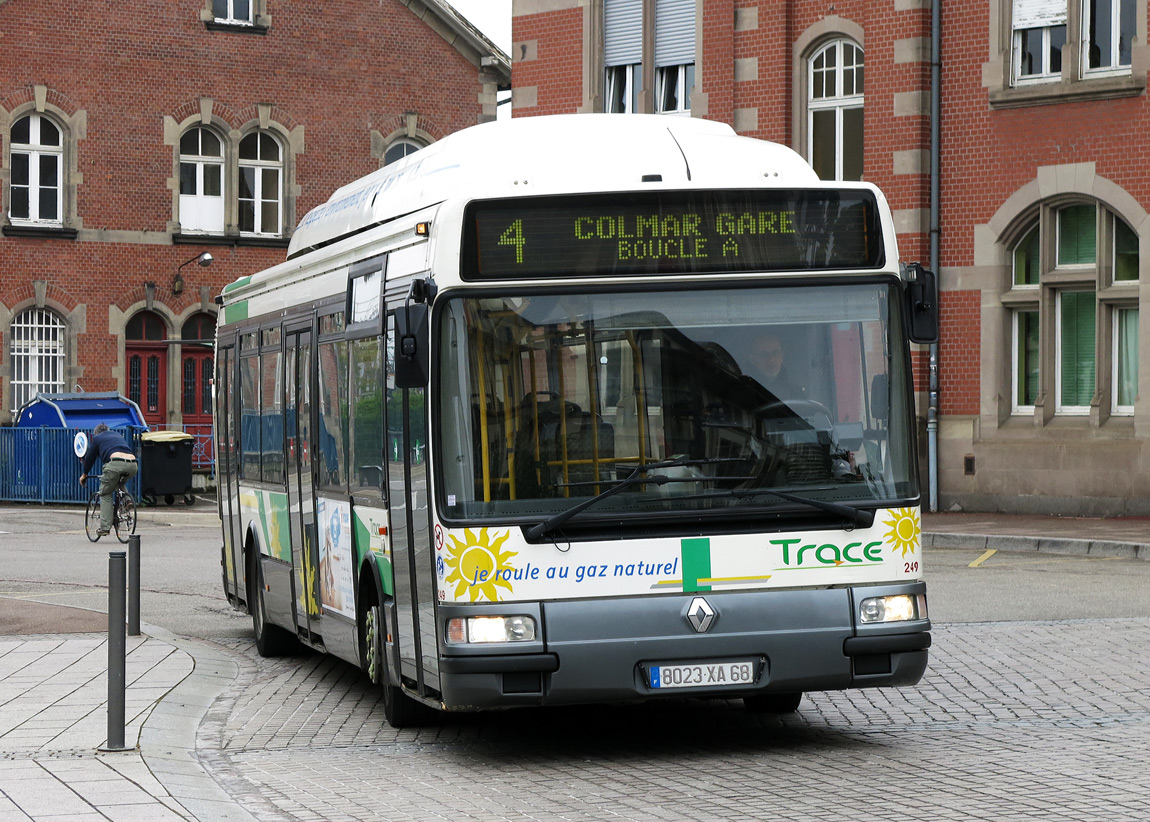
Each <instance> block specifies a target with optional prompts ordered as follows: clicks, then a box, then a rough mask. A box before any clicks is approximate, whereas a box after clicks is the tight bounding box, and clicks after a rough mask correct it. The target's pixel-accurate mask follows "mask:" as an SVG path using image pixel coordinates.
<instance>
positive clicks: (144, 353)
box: [127, 343, 168, 426]
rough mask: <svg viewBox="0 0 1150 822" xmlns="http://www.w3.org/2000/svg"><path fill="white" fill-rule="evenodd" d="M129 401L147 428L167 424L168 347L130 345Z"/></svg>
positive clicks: (128, 351) (128, 356)
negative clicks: (137, 409) (139, 412)
mask: <svg viewBox="0 0 1150 822" xmlns="http://www.w3.org/2000/svg"><path fill="white" fill-rule="evenodd" d="M127 358H128V399H130V400H132V402H134V403H136V405H138V406H140V410H141V411H142V412H143V413H144V421H145V422H146V423H147V424H148V425H149V426H153V425H161V426H163V425H167V423H168V403H167V395H168V347H167V346H166V345H163V346H156V345H154V344H153V345H148V344H147V343H144V344H137V343H129V344H128V345H127Z"/></svg>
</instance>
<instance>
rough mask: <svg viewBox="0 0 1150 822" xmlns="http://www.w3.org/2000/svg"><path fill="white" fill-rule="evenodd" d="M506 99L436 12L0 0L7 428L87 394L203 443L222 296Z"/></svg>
mask: <svg viewBox="0 0 1150 822" xmlns="http://www.w3.org/2000/svg"><path fill="white" fill-rule="evenodd" d="M509 82H510V65H509V63H508V60H507V56H506V55H505V54H503V52H502V51H501V50H500V49H498V48H497V47H496V46H495V45H494V44H492V43H491V42H490V41H489V40H487V39H486V38H485V37H484V36H483V35H482V34H481V33H480V32H479V31H478V30H477V29H475V28H474V27H473V26H471V24H469V23H468V22H467V21H466V20H464V19H463V18H462V17H460V16H459V15H458V14H457V13H456V12H455V11H454V10H453V9H452V8H451V7H450V6H449V5H448V4H447V3H445V2H442V0H382V2H378V3H375V2H373V3H361V2H356V1H355V0H334V1H333V2H327V3H322V4H317V3H300V2H288V0H145V2H142V3H133V4H128V5H125V4H115V3H113V4H93V3H69V2H64V0H7V2H4V1H3V0H0V147H2V148H0V202H2V206H3V207H2V208H0V342H2V345H0V350H2V352H3V353H2V355H0V423H7V422H10V421H12V419H13V415H14V413H15V412H17V411H18V409H19V408H20V407H21V405H22V404H23V403H24V402H25V401H26V400H28V399H30V398H32V397H33V396H34V395H35V393H36V392H37V391H45V392H72V391H76V390H83V391H89V392H90V391H119V392H121V393H122V394H124V395H127V396H129V397H130V398H131V399H133V400H135V401H136V402H138V404H139V405H140V406H141V409H142V410H143V412H144V414H145V417H146V419H147V420H148V421H149V423H151V424H159V425H171V426H180V425H184V426H188V427H193V426H195V425H197V424H204V423H210V404H209V402H208V400H209V397H210V388H209V383H208V376H209V375H210V373H211V359H212V349H211V347H210V346H208V345H205V344H203V343H204V342H205V341H209V340H211V339H212V336H213V333H214V328H215V318H216V306H215V303H214V300H213V298H214V296H215V295H217V294H219V292H220V290H221V288H222V287H223V286H224V285H225V284H226V283H229V282H231V281H233V280H235V279H237V278H238V277H241V276H244V275H247V274H251V273H254V272H256V271H258V270H260V269H262V268H265V267H267V266H269V265H271V264H274V263H277V262H280V261H282V260H283V259H284V254H285V253H286V248H287V244H288V240H289V239H290V236H291V233H292V229H293V227H294V226H295V224H296V222H297V221H298V219H299V218H301V217H302V216H303V215H304V214H305V213H306V212H307V211H308V210H309V209H311V208H312V207H314V206H316V205H318V204H320V203H322V202H324V201H326V199H327V198H328V197H329V195H330V194H331V192H332V191H333V190H335V189H336V188H337V187H339V186H341V185H343V184H345V183H347V182H349V181H351V180H353V179H355V178H357V177H360V176H362V175H364V174H366V173H368V172H370V171H372V170H374V169H376V168H379V166H380V165H382V164H384V163H386V162H390V161H392V160H393V159H396V158H398V157H402V156H404V155H405V154H407V153H410V152H411V151H414V150H417V149H418V148H419V147H420V146H422V145H426V144H427V143H430V142H432V141H435V140H437V139H439V138H441V137H443V136H445V135H446V134H448V133H450V132H452V131H456V130H458V129H461V128H464V127H466V126H470V125H474V124H476V123H479V122H485V121H487V120H493V119H495V109H496V92H497V90H498V89H499V88H500V87H506V86H507V85H508V83H509ZM205 253H206V254H210V255H211V257H212V258H213V259H212V261H211V263H210V265H208V266H204V265H203V264H202V263H203V262H206V261H207V260H206V259H205V258H203V256H202V255H204V254H205Z"/></svg>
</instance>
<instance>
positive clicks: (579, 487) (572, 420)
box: [515, 394, 615, 499]
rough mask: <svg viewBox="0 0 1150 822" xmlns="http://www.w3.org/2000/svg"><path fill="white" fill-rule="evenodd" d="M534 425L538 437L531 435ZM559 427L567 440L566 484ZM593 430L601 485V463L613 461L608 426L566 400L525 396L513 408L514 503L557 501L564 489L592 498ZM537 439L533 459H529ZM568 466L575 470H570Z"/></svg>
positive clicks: (612, 435)
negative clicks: (515, 414)
mask: <svg viewBox="0 0 1150 822" xmlns="http://www.w3.org/2000/svg"><path fill="white" fill-rule="evenodd" d="M564 417H565V418H566V419H565V420H564ZM536 419H538V421H539V430H538V432H536V430H535V420H536ZM564 425H566V434H567V437H566V459H567V478H566V480H564V475H563V474H564V472H563V459H564V450H563V447H562V442H561V437H562V434H563V430H564ZM595 427H598V457H599V460H600V461H601V463H602V464H601V465H600V466H599V476H598V479H600V480H606V479H607V477H608V466H607V465H606V463H607V462H610V461H613V460H614V457H615V430H614V428H613V427H612V426H611V424H610V423H608V422H605V421H604V420H603V418H602V417H601V416H599V415H597V414H592V413H591V412H589V411H584V410H583V409H582V408H580V407H579V405H577V404H576V403H573V402H571V401H569V400H560V399H558V398H556V397H553V396H549V397H548V399H539V398H538V397H537V396H536V395H534V394H528V395H527V396H525V397H524V398H523V402H522V403H521V404H520V406H519V414H518V426H517V434H516V437H515V455H516V460H515V482H516V496H517V497H519V498H520V499H529V498H536V497H559V496H563V489H564V487H565V483H567V484H568V485H570V487H571V492H572V493H573V494H576V495H583V494H593V493H596V491H595V490H594V486H593V485H592V483H595V482H596V476H595V466H594V464H593V463H592V462H591V460H593V459H594V457H595V456H596V454H595V446H596V432H595ZM537 434H538V443H539V455H538V458H536V455H535V443H536V435H537ZM573 462H575V463H577V464H571V463H573ZM583 483H587V484H583ZM600 490H603V489H602V488H600Z"/></svg>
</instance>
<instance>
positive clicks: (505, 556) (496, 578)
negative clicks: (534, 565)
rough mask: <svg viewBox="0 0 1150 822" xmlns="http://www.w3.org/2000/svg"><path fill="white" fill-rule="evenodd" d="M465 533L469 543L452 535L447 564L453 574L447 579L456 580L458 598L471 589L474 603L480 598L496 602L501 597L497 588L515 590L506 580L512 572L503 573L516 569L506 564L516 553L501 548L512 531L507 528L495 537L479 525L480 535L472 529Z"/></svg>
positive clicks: (456, 595)
mask: <svg viewBox="0 0 1150 822" xmlns="http://www.w3.org/2000/svg"><path fill="white" fill-rule="evenodd" d="M463 533H464V535H465V537H466V542H460V541H459V540H458V539H457V538H456V537H455V535H454V534H453V535H451V537H450V539H451V542H452V544H451V545H449V546H448V548H447V559H446V564H447V567H448V568H450V569H451V573H450V574H448V575H447V579H446V580H445V581H446V582H447V583H449V584H450V583H455V594H454V597H455V598H456V599H459V598H460V596H461V595H462V594H463V592H464V591H468V590H469V591H470V593H471V601H472V602H475V601H476V600H479V599H486V600H488V601H489V602H496V601H498V599H499V591H498V590H497V588H506V589H507V590H508V591H510V590H512V589H511V582H510V581H509V580H508V579H507V577H508V576H510V574H505V573H503V572H504V571H511V570H513V568H512V567H511V566H510V565H508V564H507V563H508V561H509V560H510V559H511V558H512V557H513V556H515V555H516V552H514V551H500V550H499V548H500V546H501V545H503V543H504V542H506V541H507V538H508V537H509V536H510V535H511V532H510V531H504V532H503V534H502V535H496V536H494V537H492V535H490V534H488V532H487V529H486V528H480V529H479V533H478V535H477V534H476V533H475V532H474V531H472V530H471V529H470V528H469V529H467V530H465V531H464V532H463Z"/></svg>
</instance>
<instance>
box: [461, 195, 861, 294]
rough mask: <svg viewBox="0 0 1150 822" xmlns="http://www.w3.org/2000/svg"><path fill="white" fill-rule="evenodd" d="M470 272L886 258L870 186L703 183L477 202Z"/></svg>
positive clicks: (731, 267)
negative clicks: (726, 187)
mask: <svg viewBox="0 0 1150 822" xmlns="http://www.w3.org/2000/svg"><path fill="white" fill-rule="evenodd" d="M464 225H465V232H464V239H463V260H462V261H463V276H464V277H465V278H467V279H480V280H502V279H519V278H529V277H571V276H591V275H598V274H616V275H617V274H624V275H626V274H631V275H637V274H657V273H667V274H681V273H692V272H714V271H809V270H814V269H818V270H827V269H831V270H834V269H848V268H877V267H879V266H881V265H882V263H883V251H882V239H881V235H880V233H879V220H878V214H877V205H876V203H875V201H874V198H873V196H872V195H871V194H870V193H869V192H866V191H851V192H841V191H699V192H652V193H642V194H607V195H596V196H594V197H588V196H578V197H560V198H550V197H549V198H533V199H530V198H524V199H516V200H487V201H482V202H478V203H472V204H471V205H470V206H468V211H467V214H466V216H465V219H464Z"/></svg>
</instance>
